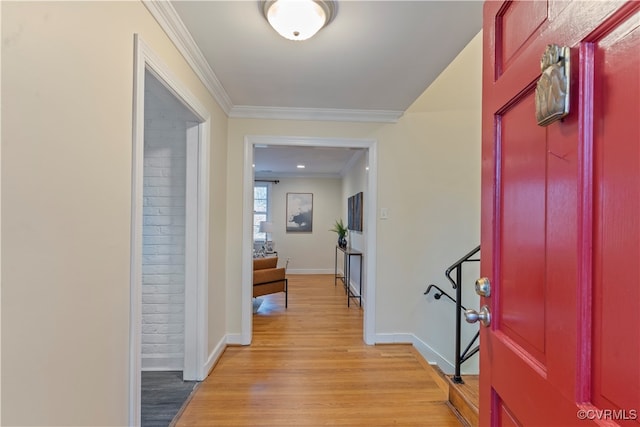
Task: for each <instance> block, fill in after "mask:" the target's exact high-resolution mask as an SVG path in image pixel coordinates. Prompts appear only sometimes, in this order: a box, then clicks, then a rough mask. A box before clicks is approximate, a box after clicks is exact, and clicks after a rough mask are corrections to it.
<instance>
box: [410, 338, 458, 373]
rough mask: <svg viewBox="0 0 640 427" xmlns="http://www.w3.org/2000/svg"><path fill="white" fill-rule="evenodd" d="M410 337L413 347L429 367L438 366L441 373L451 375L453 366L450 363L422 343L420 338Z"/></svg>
mask: <svg viewBox="0 0 640 427" xmlns="http://www.w3.org/2000/svg"><path fill="white" fill-rule="evenodd" d="M410 335H411V336H412V337H413V346H414V347H415V348H416V350H418V353H420V354H421V355H422V357H424V358H425V360H426V361H427V362H428V363H429V364H430V365H438V367H439V368H440V369H441V370H442V372H444V373H445V374H447V375H452V374H453V372H454V371H455V366H454V364H453V363H452V362H450V361H449V360H447V359H446V358H445V357H444V356H443V355H441V354H440V353H438V352H437V351H436V350H434V349H433V347H431V346H430V345H429V344H427V343H426V342H424V341H422V340H421V339H420V338H418V337H416V336H415V335H413V334H410Z"/></svg>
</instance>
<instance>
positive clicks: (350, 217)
mask: <svg viewBox="0 0 640 427" xmlns="http://www.w3.org/2000/svg"><path fill="white" fill-rule="evenodd" d="M362 199H363V194H362V191H361V192H359V193H357V194H354V195H353V196H351V197H349V198H348V199H347V228H348V229H349V230H352V231H362V202H363V200H362Z"/></svg>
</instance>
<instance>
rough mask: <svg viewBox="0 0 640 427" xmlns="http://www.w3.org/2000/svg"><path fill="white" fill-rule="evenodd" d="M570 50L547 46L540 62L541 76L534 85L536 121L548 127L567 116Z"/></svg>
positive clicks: (551, 45) (554, 45)
mask: <svg viewBox="0 0 640 427" xmlns="http://www.w3.org/2000/svg"><path fill="white" fill-rule="evenodd" d="M570 55H571V53H570V49H569V48H568V47H566V46H564V47H560V46H558V45H556V44H550V45H547V49H546V50H545V51H544V54H543V55H542V59H541V60H540V69H541V71H542V75H541V76H540V79H538V83H537V84H536V119H537V121H538V125H540V126H548V125H550V124H551V123H553V122H555V121H556V120H560V119H561V118H563V117H564V116H566V115H567V114H569V72H570V69H569V57H570Z"/></svg>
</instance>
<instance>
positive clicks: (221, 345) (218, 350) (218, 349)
mask: <svg viewBox="0 0 640 427" xmlns="http://www.w3.org/2000/svg"><path fill="white" fill-rule="evenodd" d="M225 348H227V337H226V336H225V337H223V338H222V339H221V340H220V341H218V344H216V346H215V347H214V348H213V350H212V351H211V353H210V354H209V357H208V358H207V362H206V363H205V364H204V366H203V367H202V373H203V376H202V378H201V379H202V380H204V379H205V378H206V377H207V375H209V372H210V371H211V368H213V365H215V364H216V362H217V361H218V359H220V356H222V353H224V349H225Z"/></svg>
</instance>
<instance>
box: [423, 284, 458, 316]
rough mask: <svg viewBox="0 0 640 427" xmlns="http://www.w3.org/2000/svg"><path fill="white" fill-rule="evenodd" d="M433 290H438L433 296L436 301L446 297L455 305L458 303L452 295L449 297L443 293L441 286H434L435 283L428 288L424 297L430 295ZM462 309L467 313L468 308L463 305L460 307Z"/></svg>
mask: <svg viewBox="0 0 640 427" xmlns="http://www.w3.org/2000/svg"><path fill="white" fill-rule="evenodd" d="M431 288H436V289H437V290H438V292H437V293H435V294H434V295H433V297H434V298H435V299H440V298H442V296H443V295H444V296H445V297H447V298H449V299H450V300H451V301H453V303H454V304H455V303H456V300H455V299H454V298H453V297H452V296H451V295H449V294H448V293H446V292H445V291H443V290H442V288H440V286H438V285H434V284H433V283H432V284H430V285H429V287H428V288H427V290H426V291H424V295H429V292H430V291H431ZM460 309H461V310H463V311H467V308H466V307H465V306H463V305H460Z"/></svg>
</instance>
